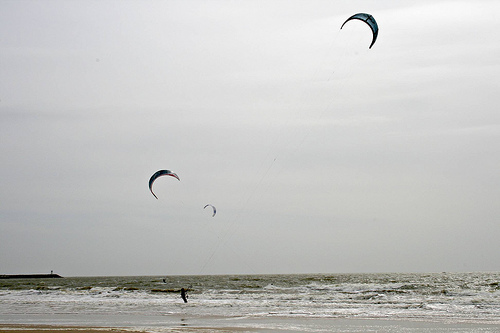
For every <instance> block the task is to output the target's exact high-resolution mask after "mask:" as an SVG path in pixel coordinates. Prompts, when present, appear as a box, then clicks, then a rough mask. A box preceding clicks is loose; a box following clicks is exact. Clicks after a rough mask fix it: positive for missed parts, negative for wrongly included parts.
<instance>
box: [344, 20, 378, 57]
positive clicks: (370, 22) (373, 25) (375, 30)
mask: <svg viewBox="0 0 500 333" xmlns="http://www.w3.org/2000/svg"><path fill="white" fill-rule="evenodd" d="M350 20H361V21H363V22H365V23H366V24H368V25H369V26H370V28H371V29H372V33H373V38H372V43H371V44H370V47H369V48H370V49H371V48H372V46H373V44H375V41H376V40H377V36H378V25H377V21H375V19H374V18H373V16H371V15H370V14H365V13H358V14H354V15H353V16H351V17H349V18H348V19H347V20H346V21H345V22H344V23H343V24H342V26H341V27H340V29H342V28H343V27H344V24H346V23H347V22H349V21H350Z"/></svg>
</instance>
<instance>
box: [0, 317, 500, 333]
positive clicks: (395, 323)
mask: <svg viewBox="0 0 500 333" xmlns="http://www.w3.org/2000/svg"><path fill="white" fill-rule="evenodd" d="M28 332H29V333H130V332H152V333H157V332H344V333H361V332H371V333H373V332H380V333H382V332H388V333H391V332H393V333H395V332H405V333H443V332H449V333H451V332H477V333H479V332H481V333H485V332H491V333H493V332H500V324H497V323H492V324H488V323H443V322H430V321H410V320H383V319H337V318H313V319H311V318H278V317H268V318H191V319H180V320H179V322H177V323H172V325H165V326H163V325H158V326H150V327H86V326H63V325H29V324H26V325H25V324H0V333H28Z"/></svg>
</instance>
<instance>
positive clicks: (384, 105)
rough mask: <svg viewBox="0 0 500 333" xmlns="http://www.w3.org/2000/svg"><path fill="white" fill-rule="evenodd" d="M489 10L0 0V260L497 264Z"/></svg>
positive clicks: (93, 267) (64, 271) (89, 266)
mask: <svg viewBox="0 0 500 333" xmlns="http://www.w3.org/2000/svg"><path fill="white" fill-rule="evenodd" d="M358 12H365V13H370V14H372V15H373V16H374V17H375V19H376V20H377V22H378V25H379V27H380V32H379V36H378V40H377V42H376V43H375V45H374V46H373V47H372V49H368V46H369V45H370V42H371V38H372V36H371V31H370V29H369V27H368V26H367V25H366V24H364V23H363V22H361V21H351V22H349V23H348V24H346V25H345V26H344V28H343V29H342V30H340V26H341V25H342V23H343V22H344V21H345V20H346V19H347V18H348V17H349V16H351V15H353V14H355V13H358ZM498 13H500V2H499V1H494V0H492V1H484V0H474V1H472V0H469V1H436V0H429V1H388V0H379V1H330V0H324V1H321V0H302V1H288V0H287V1H284V0H283V1H269V0H265V1H264V0H262V1H259V0H257V1H254V0H252V1H250V0H248V1H243V0H242V1H217V0H215V1H182V0H178V1H177V0H173V1H83V0H82V1H6V0H2V1H0V154H1V156H2V158H1V163H0V180H1V183H0V274H15V273H43V272H50V270H54V272H56V273H59V274H61V275H63V276H87V275H168V274H242V273H318V272H319V273H342V272H441V271H499V270H500V242H499V236H500V107H499V105H500V61H499V59H500V39H499V38H498V31H499V30H500V20H499V19H498ZM160 169H169V170H172V171H174V172H176V173H177V174H178V175H179V177H180V179H181V181H180V182H179V181H177V180H176V179H174V178H172V177H162V178H159V179H158V180H157V181H156V183H155V184H154V190H155V193H156V194H157V196H158V198H159V199H158V200H156V199H155V198H154V197H153V195H152V194H151V193H150V192H149V189H148V180H149V178H150V177H151V175H152V174H153V173H154V172H156V171H157V170H160ZM209 203H210V204H213V205H214V206H216V207H217V210H218V212H217V215H216V216H215V217H213V218H212V216H211V215H212V214H211V211H209V209H206V210H204V209H203V207H204V206H205V205H206V204H209Z"/></svg>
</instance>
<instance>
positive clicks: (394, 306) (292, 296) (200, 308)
mask: <svg viewBox="0 0 500 333" xmlns="http://www.w3.org/2000/svg"><path fill="white" fill-rule="evenodd" d="M163 279H165V282H164V281H163ZM181 287H184V288H189V292H188V294H189V302H188V303H187V304H184V303H183V302H182V300H181V298H180V294H179V289H180V288H181ZM175 316H192V317H203V316H212V317H213V316H220V317H247V318H268V317H273V316H279V317H301V318H370V319H373V318H375V319H387V318H391V319H411V320H422V319H423V320H432V321H442V322H475V323H493V324H500V273H434V274H396V273H393V274H331V275H325V274H317V275H223V276H170V277H152V276H142V277H74V278H64V279H47V280H36V279H33V280H30V279H26V280H0V323H2V322H3V323H13V322H16V321H18V322H23V323H26V322H27V321H28V322H35V323H40V322H42V323H60V322H63V323H67V324H68V323H69V324H82V323H85V324H91V325H92V324H95V325H102V324H110V325H120V326H141V324H145V325H146V324H151V323H153V324H154V322H155V321H158V320H159V319H158V318H162V319H161V320H163V321H165V320H167V319H168V318H169V317H175ZM82 318H83V319H82ZM161 320H160V321H161ZM54 321H55V322H54Z"/></svg>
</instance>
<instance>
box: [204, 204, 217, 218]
mask: <svg viewBox="0 0 500 333" xmlns="http://www.w3.org/2000/svg"><path fill="white" fill-rule="evenodd" d="M209 206H210V207H212V209H213V210H214V213H213V214H212V217H214V216H215V214H216V213H217V209H215V206H213V205H211V204H208V205H206V206H205V207H203V209H205V208H207V207H209Z"/></svg>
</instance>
